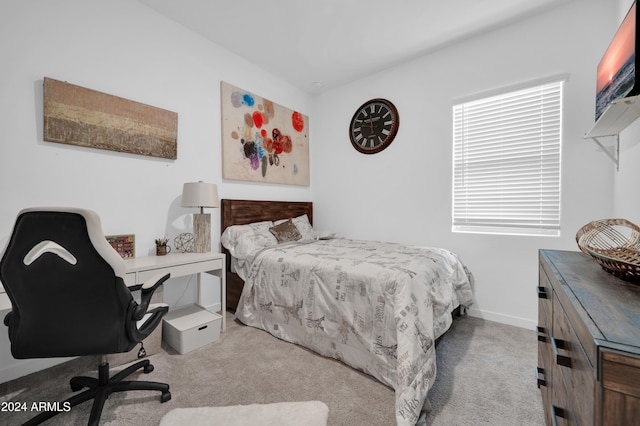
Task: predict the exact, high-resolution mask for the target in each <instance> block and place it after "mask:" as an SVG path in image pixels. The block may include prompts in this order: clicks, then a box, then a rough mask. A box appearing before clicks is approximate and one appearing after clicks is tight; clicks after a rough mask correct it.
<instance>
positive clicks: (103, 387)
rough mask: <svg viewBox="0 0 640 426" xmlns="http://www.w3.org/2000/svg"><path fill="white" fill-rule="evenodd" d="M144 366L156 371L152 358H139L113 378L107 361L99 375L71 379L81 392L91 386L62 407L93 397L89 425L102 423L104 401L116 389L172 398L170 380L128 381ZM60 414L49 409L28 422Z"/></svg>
mask: <svg viewBox="0 0 640 426" xmlns="http://www.w3.org/2000/svg"><path fill="white" fill-rule="evenodd" d="M140 368H143V369H144V373H145V374H148V373H151V372H152V371H153V365H152V364H151V362H150V361H149V360H148V359H145V360H142V361H138V362H136V363H135V364H133V365H130V366H129V367H127V368H125V369H124V370H122V371H120V372H119V373H116V374H115V375H113V376H112V377H109V363H108V362H103V363H102V364H100V366H99V367H98V378H95V377H86V376H78V377H74V378H72V379H71V380H70V381H69V384H70V385H71V390H72V391H74V392H77V391H79V390H81V389H83V388H89V389H87V390H85V391H84V392H82V393H79V394H77V395H74V396H72V397H70V398H68V399H66V400H64V401H63V402H62V403H61V404H60V407H75V406H76V405H79V404H82V403H83V402H85V401H88V400H90V399H93V400H94V402H93V406H92V408H91V415H90V417H89V422H88V423H87V424H88V425H89V426H94V425H98V423H99V422H100V415H101V414H102V408H103V407H104V403H105V401H106V400H107V398H109V395H110V394H111V393H113V392H124V391H130V390H152V391H159V392H162V395H161V396H160V401H161V402H167V401H169V400H170V399H171V392H169V385H168V384H166V383H158V382H147V381H124V380H123V379H125V378H126V377H127V376H129V375H130V374H131V373H133V372H135V371H136V370H139V369H140ZM56 414H59V412H58V411H46V412H44V413H41V414H39V415H38V416H36V417H34V418H32V419H31V420H29V421H28V422H26V423H25V424H24V426H27V425H29V426H30V425H37V424H40V423H42V422H44V421H45V420H47V419H50V418H51V417H53V416H55V415H56Z"/></svg>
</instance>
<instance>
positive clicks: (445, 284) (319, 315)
mask: <svg viewBox="0 0 640 426" xmlns="http://www.w3.org/2000/svg"><path fill="white" fill-rule="evenodd" d="M221 208H222V212H221V213H222V214H221V229H222V230H223V233H222V236H221V244H222V246H223V247H222V250H223V252H224V253H225V254H227V256H226V257H227V307H228V308H229V309H230V310H235V314H236V318H237V319H238V320H239V321H240V322H242V323H244V324H246V325H249V326H252V327H256V328H260V329H263V330H265V331H267V332H269V333H270V334H272V335H274V336H275V337H278V338H280V339H283V340H285V341H289V342H292V343H295V344H298V345H301V346H304V347H306V348H308V349H311V350H312V351H314V352H316V353H318V354H320V355H322V356H326V357H330V358H335V359H338V360H340V361H342V362H344V363H345V364H347V365H349V366H351V367H353V368H356V369H358V370H361V371H363V372H365V373H367V374H369V375H371V376H373V377H375V378H376V379H377V380H379V381H380V382H382V383H383V384H385V385H387V386H390V387H391V388H393V389H394V390H395V394H396V407H395V411H396V421H397V424H398V425H415V424H416V422H417V421H418V419H419V416H420V412H421V411H423V410H425V409H428V407H429V403H428V399H427V392H428V391H429V389H430V388H431V386H432V385H433V382H434V379H435V374H436V360H435V354H436V352H435V342H436V339H438V338H439V337H441V336H442V335H443V334H444V333H445V332H446V331H447V330H448V329H449V327H450V326H451V323H452V321H453V320H452V312H453V311H454V310H455V309H456V308H458V307H459V306H468V305H470V304H471V303H472V290H471V285H470V283H469V279H468V274H467V271H466V269H465V267H464V265H463V264H462V263H461V262H460V260H459V259H458V257H457V256H456V255H455V254H454V253H451V252H449V251H448V250H445V249H440V248H429V247H422V248H418V247H411V246H404V245H400V244H395V243H387V242H374V241H359V240H351V239H345V238H336V237H335V236H333V235H332V234H329V233H319V232H318V231H316V230H314V229H313V226H312V224H313V205H312V203H311V202H284V201H252V200H229V199H223V200H222V201H221Z"/></svg>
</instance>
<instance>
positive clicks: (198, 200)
mask: <svg viewBox="0 0 640 426" xmlns="http://www.w3.org/2000/svg"><path fill="white" fill-rule="evenodd" d="M219 206H220V201H219V200H218V187H217V186H216V184H214V183H206V182H202V181H200V182H187V183H185V184H184V186H183V187H182V207H200V208H202V207H219Z"/></svg>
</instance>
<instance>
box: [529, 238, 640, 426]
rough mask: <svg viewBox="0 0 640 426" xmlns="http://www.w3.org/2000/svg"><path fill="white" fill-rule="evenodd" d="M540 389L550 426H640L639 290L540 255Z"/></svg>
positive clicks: (579, 256) (557, 255)
mask: <svg viewBox="0 0 640 426" xmlns="http://www.w3.org/2000/svg"><path fill="white" fill-rule="evenodd" d="M539 262H540V264H539V284H538V368H537V380H538V387H539V388H540V390H541V392H542V402H543V404H544V411H545V418H546V423H547V425H556V424H557V425H565V424H567V425H580V426H586V425H602V426H614V425H621V426H622V425H624V426H628V425H640V284H634V283H629V282H626V281H623V280H620V279H618V278H616V277H614V276H613V275H611V274H609V273H607V272H606V271H604V270H603V269H602V268H601V267H600V265H598V263H596V262H595V261H594V260H593V259H591V258H590V257H589V256H587V255H585V254H583V253H581V252H571V251H556V250H540V252H539Z"/></svg>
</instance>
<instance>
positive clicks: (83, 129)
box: [43, 77, 178, 160]
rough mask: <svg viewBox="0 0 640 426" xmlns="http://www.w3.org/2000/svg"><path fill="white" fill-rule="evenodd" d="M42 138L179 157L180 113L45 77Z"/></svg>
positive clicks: (133, 152) (91, 146) (112, 149)
mask: <svg viewBox="0 0 640 426" xmlns="http://www.w3.org/2000/svg"><path fill="white" fill-rule="evenodd" d="M43 112H44V140H45V141H49V142H58V143H64V144H70V145H79V146H85V147H89V148H99V149H107V150H110V151H118V152H129V153H132V154H141V155H149V156H152V157H161V158H169V159H172V160H175V159H176V158H178V114H177V113H175V112H171V111H167V110H164V109H160V108H156V107H152V106H149V105H145V104H141V103H139V102H135V101H130V100H128V99H123V98H120V97H117V96H112V95H108V94H106V93H102V92H97V91H95V90H91V89H87V88H84V87H80V86H75V85H73V84H69V83H66V82H63V81H57V80H53V79H51V78H48V77H45V78H44V111H43Z"/></svg>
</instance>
